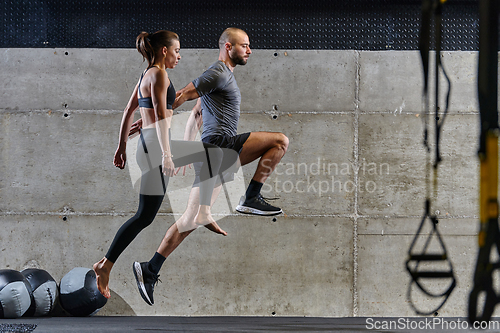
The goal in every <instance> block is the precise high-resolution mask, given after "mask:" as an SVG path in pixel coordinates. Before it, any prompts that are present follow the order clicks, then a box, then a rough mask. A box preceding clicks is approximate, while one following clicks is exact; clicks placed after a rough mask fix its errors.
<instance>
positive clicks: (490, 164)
mask: <svg viewBox="0 0 500 333" xmlns="http://www.w3.org/2000/svg"><path fill="white" fill-rule="evenodd" d="M480 163H481V166H480V178H481V179H480V188H479V221H480V222H481V230H480V231H479V237H478V242H479V247H484V246H485V244H486V230H487V224H488V221H489V220H490V219H497V217H498V194H497V193H498V131H497V130H490V131H488V133H487V134H486V154H481V156H480Z"/></svg>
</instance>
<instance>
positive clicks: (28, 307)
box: [0, 267, 107, 318]
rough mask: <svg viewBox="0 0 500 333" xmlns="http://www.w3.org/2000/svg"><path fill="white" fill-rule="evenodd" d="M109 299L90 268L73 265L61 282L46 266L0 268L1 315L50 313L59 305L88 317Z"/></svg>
mask: <svg viewBox="0 0 500 333" xmlns="http://www.w3.org/2000/svg"><path fill="white" fill-rule="evenodd" d="M106 301H107V299H106V298H105V297H104V296H103V295H101V293H100V292H99V290H98V289H97V285H96V277H95V273H94V271H93V270H92V269H89V268H83V267H76V268H73V269H72V270H71V271H70V272H69V273H67V274H66V275H65V276H64V277H63V278H62V279H61V282H60V284H59V286H58V285H57V283H56V281H55V280H54V278H53V277H52V276H51V275H50V274H49V273H48V272H47V271H45V270H43V269H38V268H29V269H25V270H23V271H21V272H18V271H16V270H12V269H0V318H19V317H40V316H51V315H53V313H54V310H55V308H56V306H57V305H60V307H61V308H62V309H63V310H64V312H65V313H67V314H69V315H71V316H78V317H85V316H91V315H94V314H95V313H97V312H98V311H99V310H100V309H101V308H102V307H103V306H104V305H105V304H106Z"/></svg>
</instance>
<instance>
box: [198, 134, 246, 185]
mask: <svg viewBox="0 0 500 333" xmlns="http://www.w3.org/2000/svg"><path fill="white" fill-rule="evenodd" d="M249 136H250V133H242V134H238V135H236V136H224V135H210V136H207V137H205V138H203V140H202V141H203V142H204V143H209V144H212V145H215V146H218V147H220V148H222V152H223V154H224V157H223V158H222V164H221V166H220V169H219V177H218V178H217V181H216V182H215V186H218V185H220V184H221V183H225V182H230V181H232V180H234V174H235V173H236V172H238V168H239V163H238V157H239V154H240V153H241V150H242V149H243V144H244V143H245V142H246V141H247V140H248V137H249ZM201 166H202V164H201V163H194V169H195V171H196V175H197V176H196V179H195V181H194V185H193V186H198V184H199V182H200V180H199V177H198V175H199V173H200V172H199V170H198V169H200V170H201ZM221 176H222V177H221Z"/></svg>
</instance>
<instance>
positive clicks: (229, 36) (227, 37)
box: [219, 28, 247, 49]
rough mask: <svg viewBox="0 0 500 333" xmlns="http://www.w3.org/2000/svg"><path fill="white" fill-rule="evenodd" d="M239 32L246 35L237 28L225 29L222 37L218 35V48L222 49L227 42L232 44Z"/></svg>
mask: <svg viewBox="0 0 500 333" xmlns="http://www.w3.org/2000/svg"><path fill="white" fill-rule="evenodd" d="M241 32H242V33H244V34H245V35H246V34H247V33H246V32H245V31H243V30H241V29H238V28H227V29H226V30H224V32H223V33H222V35H220V38H219V48H220V49H221V48H223V47H224V45H225V44H226V43H227V42H229V43H231V44H234V39H235V36H236V35H237V34H238V33H241Z"/></svg>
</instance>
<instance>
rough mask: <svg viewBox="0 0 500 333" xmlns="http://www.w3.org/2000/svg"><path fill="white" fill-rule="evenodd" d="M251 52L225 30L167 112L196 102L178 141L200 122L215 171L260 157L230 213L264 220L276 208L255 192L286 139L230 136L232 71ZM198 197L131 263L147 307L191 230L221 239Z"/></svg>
mask: <svg viewBox="0 0 500 333" xmlns="http://www.w3.org/2000/svg"><path fill="white" fill-rule="evenodd" d="M251 53H252V51H251V50H250V41H249V38H248V35H247V34H246V33H245V32H244V31H243V30H241V29H237V28H228V29H226V30H225V31H224V32H223V33H222V35H221V37H220V39H219V60H218V61H217V62H215V63H214V64H213V65H212V66H210V68H208V69H207V70H206V71H205V72H204V73H203V74H202V75H201V76H200V77H198V78H197V79H195V80H193V81H192V82H191V83H189V84H188V85H187V86H186V87H184V88H183V89H181V90H179V91H178V92H177V99H176V101H175V103H174V104H173V108H174V109H175V108H177V107H179V106H180V105H182V104H183V103H184V102H185V101H188V100H194V99H197V98H199V100H198V102H197V104H196V106H195V107H194V108H193V111H192V113H191V115H190V118H189V120H188V124H187V126H186V133H185V137H184V138H185V139H187V140H193V139H194V137H195V134H196V128H199V126H201V123H203V133H202V136H201V139H202V141H203V142H208V143H211V144H214V145H216V146H219V147H221V148H223V151H224V160H226V161H223V162H222V166H221V170H226V171H227V167H228V165H233V164H234V163H235V162H236V160H237V159H238V154H239V164H241V165H245V164H248V163H251V162H253V161H255V160H257V159H259V158H260V160H259V162H258V165H257V170H256V171H255V173H254V176H253V178H252V180H251V181H250V184H249V186H248V188H247V190H246V193H245V195H244V196H243V197H242V198H241V200H240V203H239V205H238V206H237V207H236V210H237V211H238V212H241V213H247V214H255V215H265V216H270V215H277V214H280V213H282V210H281V209H280V208H278V207H275V206H272V205H271V204H269V203H268V202H266V201H265V199H264V198H263V197H262V195H261V194H260V190H261V188H262V186H263V184H264V182H265V181H266V179H267V178H268V177H269V175H270V174H271V173H272V172H273V171H274V169H275V168H276V166H277V165H278V163H279V162H280V161H281V158H282V157H283V155H284V154H285V152H286V150H287V148H288V138H287V137H286V136H285V135H284V134H282V133H273V132H251V133H244V134H237V133H236V131H237V127H238V121H239V117H240V104H241V94H240V89H239V88H238V85H237V84H236V80H235V78H234V75H233V70H234V68H235V67H236V66H237V65H245V64H246V63H247V61H248V57H249V56H250V54H251ZM230 152H232V153H230ZM234 156H236V158H235V157H234ZM196 167H197V166H196V164H195V168H196ZM197 174H198V172H197ZM231 177H232V174H231V172H229V177H227V175H223V180H222V181H227V180H231ZM220 189H221V185H218V186H216V187H215V188H214V191H213V194H212V203H213V202H214V200H215V198H216V197H217V195H218V194H219V192H220ZM198 197H199V189H198V188H197V187H193V188H192V190H191V193H190V196H189V200H188V208H187V209H186V212H185V213H184V214H183V216H182V217H181V218H179V220H178V221H177V222H176V223H175V224H173V225H172V226H171V227H170V228H169V229H168V231H167V233H166V235H165V237H164V239H163V241H162V243H161V244H160V247H159V248H158V251H157V252H156V253H155V255H154V257H153V258H152V259H151V260H150V261H149V262H142V263H139V262H135V263H134V275H135V277H136V281H137V284H138V287H139V291H140V293H141V296H142V298H143V299H144V300H145V301H146V302H147V303H148V304H149V305H152V304H153V289H154V284H155V283H156V282H157V280H158V272H159V271H160V268H161V266H162V264H163V262H164V261H165V259H166V257H168V255H170V253H172V251H174V250H175V249H176V248H177V246H178V245H179V244H180V243H181V242H182V241H183V240H184V239H185V238H186V237H187V235H189V234H190V233H191V232H192V231H193V230H194V229H195V228H196V227H197V226H200V225H205V226H206V227H207V228H209V229H210V230H212V231H214V232H216V233H220V234H222V235H227V233H226V232H225V231H223V230H222V229H220V227H219V226H218V225H217V223H215V221H213V220H210V221H202V220H203V219H200V218H199V216H197V215H196V213H195V212H196V209H195V208H196V207H197V205H198V204H199V201H198Z"/></svg>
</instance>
